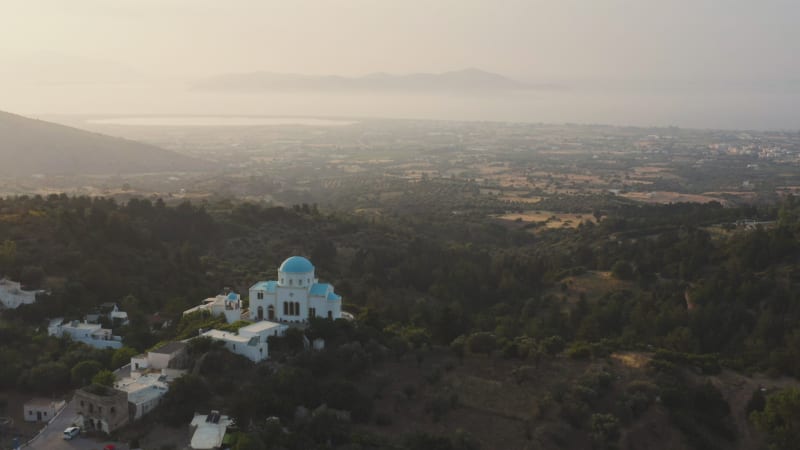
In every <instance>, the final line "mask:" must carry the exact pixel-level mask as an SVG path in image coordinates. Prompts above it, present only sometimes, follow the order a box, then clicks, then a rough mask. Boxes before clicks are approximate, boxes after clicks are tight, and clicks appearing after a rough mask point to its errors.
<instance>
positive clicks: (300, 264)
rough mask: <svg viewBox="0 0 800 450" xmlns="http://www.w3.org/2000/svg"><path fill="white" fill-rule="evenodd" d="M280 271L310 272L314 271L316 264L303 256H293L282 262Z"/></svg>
mask: <svg viewBox="0 0 800 450" xmlns="http://www.w3.org/2000/svg"><path fill="white" fill-rule="evenodd" d="M278 271H280V272H286V273H309V272H313V271H314V265H313V264H311V261H309V260H308V259H306V258H303V257H302V256H292V257H291V258H289V259H287V260H286V261H284V262H283V264H281V267H280V268H279V269H278Z"/></svg>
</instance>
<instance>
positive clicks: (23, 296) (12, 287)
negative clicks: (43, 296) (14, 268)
mask: <svg viewBox="0 0 800 450" xmlns="http://www.w3.org/2000/svg"><path fill="white" fill-rule="evenodd" d="M40 292H43V291H26V290H23V289H22V286H21V285H20V284H19V283H17V282H16V281H11V280H8V279H5V278H0V304H2V305H3V307H5V308H8V309H17V308H19V307H20V305H30V304H31V303H34V302H36V294H38V293H40Z"/></svg>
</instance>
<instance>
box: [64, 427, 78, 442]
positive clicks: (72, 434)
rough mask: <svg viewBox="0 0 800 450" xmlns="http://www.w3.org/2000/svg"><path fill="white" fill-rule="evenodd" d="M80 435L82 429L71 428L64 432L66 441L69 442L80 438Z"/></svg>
mask: <svg viewBox="0 0 800 450" xmlns="http://www.w3.org/2000/svg"><path fill="white" fill-rule="evenodd" d="M79 434H81V429H80V428H78V427H69V428H67V429H66V430H64V439H66V440H68V441H69V440H71V439H75V438H76V437H78V435H79Z"/></svg>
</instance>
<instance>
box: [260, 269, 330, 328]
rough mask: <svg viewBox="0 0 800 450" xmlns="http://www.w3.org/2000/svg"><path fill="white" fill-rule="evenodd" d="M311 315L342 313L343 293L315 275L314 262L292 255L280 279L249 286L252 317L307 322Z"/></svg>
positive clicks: (279, 273) (281, 271)
mask: <svg viewBox="0 0 800 450" xmlns="http://www.w3.org/2000/svg"><path fill="white" fill-rule="evenodd" d="M310 317H327V318H329V319H339V318H341V317H342V297H341V296H339V295H337V294H336V293H334V292H333V286H332V285H330V284H328V283H320V282H319V280H317V279H316V278H315V277H314V265H313V264H311V261H309V260H308V259H306V258H304V257H302V256H292V257H291V258H288V259H287V260H286V261H284V262H283V264H281V266H280V267H279V268H278V279H277V280H273V281H259V282H258V283H256V284H254V285H253V286H251V287H250V319H251V320H254V321H260V320H270V321H277V322H306V321H308V319H309V318H310Z"/></svg>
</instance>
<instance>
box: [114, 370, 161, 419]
mask: <svg viewBox="0 0 800 450" xmlns="http://www.w3.org/2000/svg"><path fill="white" fill-rule="evenodd" d="M131 375H132V376H131V377H126V378H123V379H121V380H119V381H117V382H116V383H114V387H115V388H116V389H118V390H120V391H123V392H125V393H126V394H127V395H128V412H129V414H130V418H131V420H139V419H141V418H142V417H143V416H144V415H145V414H147V413H149V412H150V411H152V410H154V409H155V408H156V406H158V405H159V403H161V398H162V397H164V395H165V394H166V393H167V391H169V384H168V383H167V377H166V376H165V375H160V374H145V375H139V374H136V376H133V375H134V374H133V373H131Z"/></svg>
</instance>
